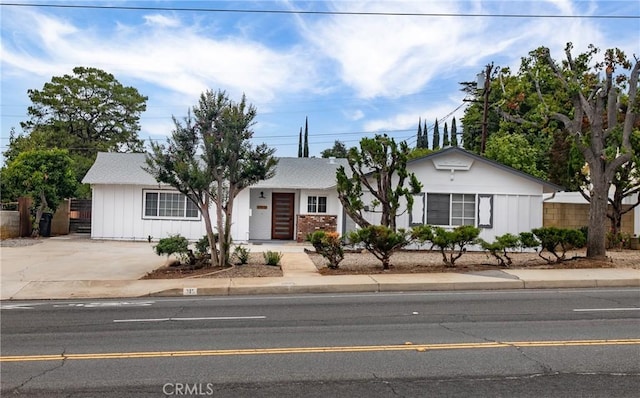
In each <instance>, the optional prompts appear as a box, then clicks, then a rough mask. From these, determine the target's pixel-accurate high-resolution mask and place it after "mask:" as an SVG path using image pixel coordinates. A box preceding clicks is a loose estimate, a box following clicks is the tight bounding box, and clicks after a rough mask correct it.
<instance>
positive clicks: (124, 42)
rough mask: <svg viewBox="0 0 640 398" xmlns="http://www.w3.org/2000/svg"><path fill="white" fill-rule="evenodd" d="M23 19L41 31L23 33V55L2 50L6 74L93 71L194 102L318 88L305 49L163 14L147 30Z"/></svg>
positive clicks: (30, 15) (31, 15) (266, 97)
mask: <svg viewBox="0 0 640 398" xmlns="http://www.w3.org/2000/svg"><path fill="white" fill-rule="evenodd" d="M16 14H20V18H21V19H22V20H23V23H24V25H23V26H33V27H34V29H31V30H22V31H21V32H20V34H21V36H22V37H23V41H24V44H25V46H24V47H23V48H22V49H18V48H15V47H10V46H4V45H3V46H2V50H1V51H2V53H1V54H2V59H3V68H4V69H5V71H6V70H7V69H8V70H9V71H21V72H22V73H26V74H37V75H41V76H42V75H48V76H53V75H59V74H62V73H69V72H70V71H71V69H72V68H73V67H74V66H79V65H82V66H94V67H98V68H101V69H104V70H106V71H108V72H111V73H114V74H115V75H117V76H118V77H125V78H126V77H128V78H134V79H137V80H140V81H143V82H149V83H153V84H155V85H157V86H158V87H163V88H165V89H167V90H170V91H177V92H180V93H183V94H189V95H191V96H197V95H198V94H199V93H201V92H202V91H204V90H205V89H208V88H211V89H218V88H221V89H226V90H227V91H229V92H230V93H232V94H233V95H234V96H235V95H240V94H242V93H243V92H244V93H246V94H247V96H248V97H249V98H250V100H251V101H252V102H255V101H258V102H266V101H270V100H273V99H274V98H276V97H277V96H278V95H282V94H283V93H287V92H295V91H298V90H304V89H309V90H311V89H312V81H313V80H314V79H313V77H314V73H315V71H314V69H313V67H312V64H309V63H307V62H305V61H304V59H305V57H303V56H301V54H299V53H298V51H300V48H299V47H294V48H291V49H284V50H276V49H271V48H269V47H267V46H266V45H264V44H261V43H260V42H258V41H252V40H250V39H245V38H233V37H229V36H227V37H222V38H218V37H207V36H205V35H204V34H203V32H201V31H199V29H198V27H197V26H196V27H190V28H183V27H180V24H179V21H178V20H175V19H170V18H167V17H164V16H145V17H144V19H145V21H146V24H145V28H144V29H143V28H141V26H131V25H125V24H124V23H123V22H121V21H120V22H118V23H114V24H113V26H111V27H108V28H106V32H105V31H98V29H97V28H83V27H80V26H77V25H73V24H71V23H69V22H65V21H64V20H62V19H59V18H56V17H52V16H48V15H45V14H40V13H35V12H27V13H16ZM176 27H179V28H176ZM103 29H104V28H103ZM45 38H46V39H45ZM4 73H5V72H4V71H3V74H4Z"/></svg>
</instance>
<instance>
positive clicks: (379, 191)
mask: <svg viewBox="0 0 640 398" xmlns="http://www.w3.org/2000/svg"><path fill="white" fill-rule="evenodd" d="M408 154H409V146H408V145H407V143H406V142H404V141H403V142H401V143H400V144H399V145H398V144H397V143H396V142H395V140H394V139H393V138H389V137H388V136H387V135H386V134H385V135H376V136H375V137H374V138H363V139H362V140H361V141H360V149H358V148H356V147H353V148H351V149H350V150H349V154H348V156H347V161H348V162H349V168H350V169H351V173H350V175H348V174H347V172H346V170H345V168H344V167H343V166H340V167H339V168H338V170H337V172H336V178H337V181H338V183H337V190H338V198H339V199H340V202H341V203H342V206H343V207H344V209H345V211H346V212H347V214H348V215H349V216H350V217H351V218H352V219H353V220H354V221H355V222H356V223H357V224H358V225H359V226H360V227H366V226H369V225H371V223H369V221H367V220H366V219H365V217H364V215H363V211H365V209H368V210H369V211H375V208H376V207H377V206H380V210H379V212H380V214H381V216H380V224H381V225H382V226H385V227H389V228H391V229H392V230H394V231H395V230H396V217H397V216H398V215H399V214H402V213H399V211H400V205H401V200H403V199H404V201H405V202H406V206H407V210H410V209H411V207H412V206H413V195H414V194H417V193H418V192H420V190H421V189H422V184H421V183H420V181H418V179H417V178H416V176H415V175H414V174H413V173H409V172H408V171H407V159H408ZM407 180H408V183H409V186H408V187H405V181H407ZM363 187H364V188H365V189H366V190H367V191H368V193H370V194H371V196H372V197H373V201H372V202H371V203H370V204H365V203H364V201H363V200H362V196H363Z"/></svg>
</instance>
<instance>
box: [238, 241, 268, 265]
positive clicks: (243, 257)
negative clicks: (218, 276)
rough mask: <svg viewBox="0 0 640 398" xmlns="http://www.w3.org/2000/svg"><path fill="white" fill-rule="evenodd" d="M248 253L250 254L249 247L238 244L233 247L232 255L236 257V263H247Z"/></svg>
mask: <svg viewBox="0 0 640 398" xmlns="http://www.w3.org/2000/svg"><path fill="white" fill-rule="evenodd" d="M250 254H251V251H250V250H249V248H247V247H244V246H242V245H239V246H236V248H235V249H233V256H232V257H233V258H235V259H237V262H236V265H242V264H247V263H248V262H249V256H250ZM276 265H277V264H276Z"/></svg>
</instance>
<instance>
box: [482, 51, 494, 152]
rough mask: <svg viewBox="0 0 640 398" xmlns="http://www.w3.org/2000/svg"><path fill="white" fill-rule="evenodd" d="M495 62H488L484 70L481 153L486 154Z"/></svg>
mask: <svg viewBox="0 0 640 398" xmlns="http://www.w3.org/2000/svg"><path fill="white" fill-rule="evenodd" d="M492 71H493V62H492V63H490V64H488V65H487V67H486V69H485V71H484V88H483V89H484V92H483V97H484V108H483V112H482V141H481V142H480V154H481V155H483V156H484V148H485V146H486V144H487V124H488V123H487V119H488V116H489V93H490V92H491V72H492Z"/></svg>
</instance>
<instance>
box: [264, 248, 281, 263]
mask: <svg viewBox="0 0 640 398" xmlns="http://www.w3.org/2000/svg"><path fill="white" fill-rule="evenodd" d="M262 256H263V257H264V261H265V263H266V264H267V265H273V266H278V265H280V260H281V259H282V253H278V252H273V251H271V250H268V251H266V252H264V253H262Z"/></svg>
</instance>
